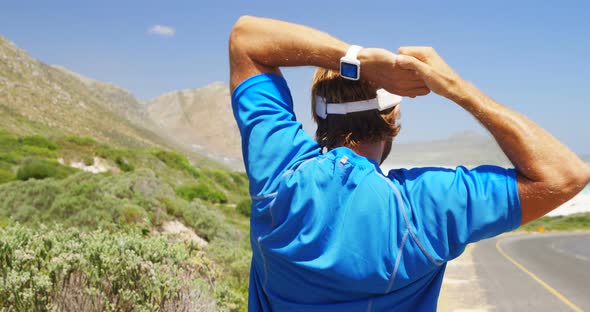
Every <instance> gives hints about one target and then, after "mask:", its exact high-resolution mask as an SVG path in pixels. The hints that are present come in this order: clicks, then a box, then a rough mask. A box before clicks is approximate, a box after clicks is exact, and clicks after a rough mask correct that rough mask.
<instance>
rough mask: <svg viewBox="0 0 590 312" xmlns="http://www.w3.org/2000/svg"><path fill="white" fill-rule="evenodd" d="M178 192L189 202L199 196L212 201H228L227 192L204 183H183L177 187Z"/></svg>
mask: <svg viewBox="0 0 590 312" xmlns="http://www.w3.org/2000/svg"><path fill="white" fill-rule="evenodd" d="M176 194H177V195H178V196H180V197H182V198H184V199H185V200H187V201H189V202H190V201H193V200H194V199H196V198H199V199H203V200H206V201H209V202H212V203H227V196H225V193H223V192H221V191H218V190H215V189H213V188H211V187H210V186H209V185H207V184H203V183H199V184H189V185H182V186H180V187H178V188H177V189H176Z"/></svg>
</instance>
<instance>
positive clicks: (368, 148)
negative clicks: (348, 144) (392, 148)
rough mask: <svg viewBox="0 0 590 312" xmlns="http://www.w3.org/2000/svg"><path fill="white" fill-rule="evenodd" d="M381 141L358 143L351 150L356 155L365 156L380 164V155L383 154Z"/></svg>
mask: <svg viewBox="0 0 590 312" xmlns="http://www.w3.org/2000/svg"><path fill="white" fill-rule="evenodd" d="M383 145H384V144H383V141H381V142H373V143H359V144H357V145H356V146H355V147H354V148H352V150H353V151H354V152H355V153H357V154H358V155H361V156H364V157H367V158H369V159H372V160H374V161H375V162H377V163H378V164H381V157H382V156H383V148H384V146H383Z"/></svg>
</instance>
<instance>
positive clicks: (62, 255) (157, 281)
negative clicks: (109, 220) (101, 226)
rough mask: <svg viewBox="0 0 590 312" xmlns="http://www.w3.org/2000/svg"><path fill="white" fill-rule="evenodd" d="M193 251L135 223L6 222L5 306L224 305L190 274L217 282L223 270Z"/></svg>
mask: <svg viewBox="0 0 590 312" xmlns="http://www.w3.org/2000/svg"><path fill="white" fill-rule="evenodd" d="M193 251H198V248H195V246H193V245H192V244H190V243H188V242H186V243H185V242H183V241H176V242H173V241H169V240H168V239H167V238H166V237H164V236H159V237H144V236H143V235H142V234H141V233H139V232H135V231H131V232H129V233H109V232H105V231H92V232H81V231H79V230H77V229H74V228H70V229H63V228H60V227H57V228H49V229H48V228H41V229H39V230H38V231H37V230H31V229H29V228H25V227H23V226H19V225H16V226H9V227H7V228H4V229H2V228H0V276H3V277H4V278H3V279H2V284H1V286H2V287H0V310H7V311H12V310H15V311H54V310H55V311H90V310H94V311H104V310H108V311H160V310H168V311H174V310H176V309H178V310H182V311H194V310H196V309H197V308H198V305H199V304H200V303H201V302H202V303H205V304H208V305H210V307H211V310H217V308H216V307H215V304H214V303H213V299H212V297H211V295H210V293H211V291H210V290H209V289H208V286H205V285H204V284H197V283H194V282H191V281H194V280H195V279H198V278H202V279H205V280H209V281H211V283H212V284H211V286H215V285H214V284H213V283H214V281H216V280H218V279H219V277H220V274H219V272H218V271H217V269H216V267H215V266H214V265H213V263H212V262H211V261H210V260H209V259H207V258H205V256H204V255H203V253H199V252H193ZM196 294H199V295H196ZM187 299H188V300H187Z"/></svg>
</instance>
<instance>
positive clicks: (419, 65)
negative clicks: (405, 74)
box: [395, 55, 430, 76]
mask: <svg viewBox="0 0 590 312" xmlns="http://www.w3.org/2000/svg"><path fill="white" fill-rule="evenodd" d="M395 60H396V64H397V65H399V66H401V68H403V69H410V70H415V71H417V72H418V74H420V75H421V76H423V75H428V73H429V72H430V65H428V64H426V63H423V62H422V61H420V60H418V59H417V58H415V57H413V56H411V55H398V56H396V58H395Z"/></svg>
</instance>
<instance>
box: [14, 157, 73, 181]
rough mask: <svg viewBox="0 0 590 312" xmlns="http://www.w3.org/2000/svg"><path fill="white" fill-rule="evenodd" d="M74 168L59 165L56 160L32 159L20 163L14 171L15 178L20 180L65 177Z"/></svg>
mask: <svg viewBox="0 0 590 312" xmlns="http://www.w3.org/2000/svg"><path fill="white" fill-rule="evenodd" d="M73 172H75V169H73V168H70V167H66V166H63V165H61V164H60V163H58V162H56V161H49V160H44V159H33V160H30V161H28V162H27V163H25V164H24V165H22V166H21V167H20V168H19V169H18V171H17V172H16V178H17V179H19V180H21V181H26V180H28V179H38V180H41V179H46V178H65V177H67V176H68V175H70V174H71V173H73Z"/></svg>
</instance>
